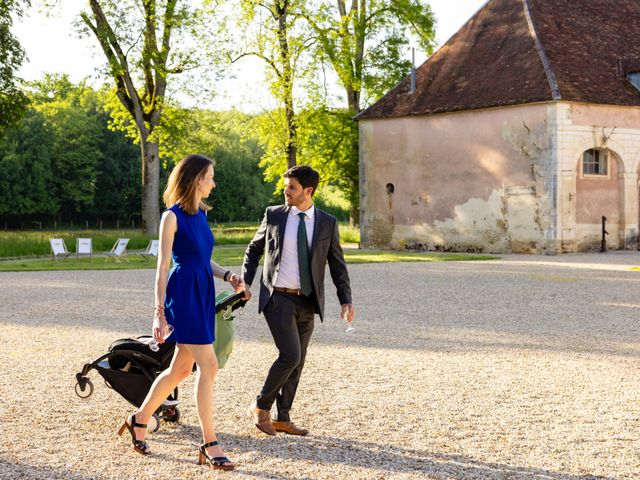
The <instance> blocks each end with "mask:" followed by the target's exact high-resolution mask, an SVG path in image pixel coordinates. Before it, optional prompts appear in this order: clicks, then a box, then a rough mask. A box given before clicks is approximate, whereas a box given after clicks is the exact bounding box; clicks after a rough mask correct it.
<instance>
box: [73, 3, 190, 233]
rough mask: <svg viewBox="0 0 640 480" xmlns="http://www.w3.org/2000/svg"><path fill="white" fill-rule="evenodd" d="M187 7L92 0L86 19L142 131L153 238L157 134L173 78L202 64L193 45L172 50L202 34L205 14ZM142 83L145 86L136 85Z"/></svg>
mask: <svg viewBox="0 0 640 480" xmlns="http://www.w3.org/2000/svg"><path fill="white" fill-rule="evenodd" d="M179 3H182V6H179V5H178V4H179ZM188 3H189V2H179V0H165V1H156V0H119V1H116V0H89V6H90V8H91V12H90V13H88V12H83V13H82V14H81V18H82V20H83V22H84V24H85V25H86V26H87V28H88V29H89V30H90V31H91V32H92V33H93V35H94V36H95V38H96V39H97V40H98V42H99V44H100V47H101V48H102V51H103V53H104V55H105V57H106V59H107V62H108V65H109V74H110V75H111V77H112V79H113V81H114V84H115V87H116V95H117V98H118V99H119V101H120V103H121V104H122V106H123V107H124V109H125V111H126V112H127V114H128V116H129V120H130V121H131V122H133V124H134V125H135V128H136V129H137V132H138V141H139V144H140V150H141V154H142V162H141V166H142V225H143V229H144V230H145V231H146V232H147V233H149V234H157V232H158V227H159V213H160V208H159V190H160V187H159V185H160V142H159V137H158V134H159V130H160V127H161V125H162V111H163V107H164V104H165V100H166V96H167V84H168V79H169V76H170V75H172V74H178V73H182V72H183V71H185V70H187V69H191V68H195V66H196V65H197V64H198V61H197V55H198V54H197V50H196V49H195V47H194V48H192V49H191V50H189V48H188V46H187V45H188V43H189V42H186V41H185V42H181V43H179V44H178V45H179V47H178V48H177V49H175V48H172V39H173V37H174V34H177V33H180V32H182V33H183V34H184V35H189V34H193V33H194V32H196V31H198V30H197V29H196V28H194V22H196V21H197V20H201V19H202V17H201V14H202V11H195V10H191V9H190V8H189V5H188ZM140 43H141V44H140ZM199 46H201V44H199ZM182 47H184V48H182ZM138 79H139V80H140V82H141V85H139V86H136V80H138Z"/></svg>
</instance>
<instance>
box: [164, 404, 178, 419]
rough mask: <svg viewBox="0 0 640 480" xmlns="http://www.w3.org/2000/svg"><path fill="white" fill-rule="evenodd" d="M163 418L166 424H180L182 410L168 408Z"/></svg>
mask: <svg viewBox="0 0 640 480" xmlns="http://www.w3.org/2000/svg"><path fill="white" fill-rule="evenodd" d="M162 418H163V419H164V421H165V422H171V423H178V422H179V421H180V410H179V409H178V407H172V408H167V409H166V410H165V411H164V415H163V416H162Z"/></svg>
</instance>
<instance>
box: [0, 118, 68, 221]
mask: <svg viewBox="0 0 640 480" xmlns="http://www.w3.org/2000/svg"><path fill="white" fill-rule="evenodd" d="M53 139H54V134H53V131H52V130H51V128H50V127H48V126H47V122H46V119H45V116H44V115H43V114H42V113H40V112H38V111H36V110H34V109H29V110H28V111H27V112H26V113H25V114H24V115H23V117H22V119H21V120H20V121H19V122H18V123H16V124H15V125H14V126H13V127H8V128H6V129H5V130H4V131H3V132H1V133H0V170H1V171H2V175H1V176H0V198H3V199H5V201H3V202H0V216H2V217H5V218H7V217H14V218H18V217H19V218H20V220H22V219H23V218H25V217H26V216H33V215H42V214H45V215H54V214H55V213H56V212H57V211H58V207H59V203H58V201H57V198H56V196H55V194H53V191H54V179H53V172H52V169H51V144H52V141H53Z"/></svg>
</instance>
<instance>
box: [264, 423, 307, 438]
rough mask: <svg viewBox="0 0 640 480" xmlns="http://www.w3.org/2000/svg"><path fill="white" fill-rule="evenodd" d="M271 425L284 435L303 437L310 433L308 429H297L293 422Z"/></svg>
mask: <svg viewBox="0 0 640 480" xmlns="http://www.w3.org/2000/svg"><path fill="white" fill-rule="evenodd" d="M271 423H272V425H273V428H274V429H275V431H276V432H284V433H288V434H289V435H302V436H304V435H306V434H307V433H309V430H307V429H306V428H300V427H296V425H295V424H294V423H293V422H276V421H273V422H271Z"/></svg>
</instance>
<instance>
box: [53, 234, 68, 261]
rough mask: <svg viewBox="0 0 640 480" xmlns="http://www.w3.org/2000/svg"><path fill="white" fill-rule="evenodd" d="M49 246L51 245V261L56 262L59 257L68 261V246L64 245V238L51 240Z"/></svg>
mask: <svg viewBox="0 0 640 480" xmlns="http://www.w3.org/2000/svg"><path fill="white" fill-rule="evenodd" d="M49 244H50V245H51V260H55V259H56V258H58V257H62V260H66V259H67V257H68V256H69V255H71V254H70V253H69V251H68V250H67V246H66V245H65V244H64V239H63V238H50V239H49Z"/></svg>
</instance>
